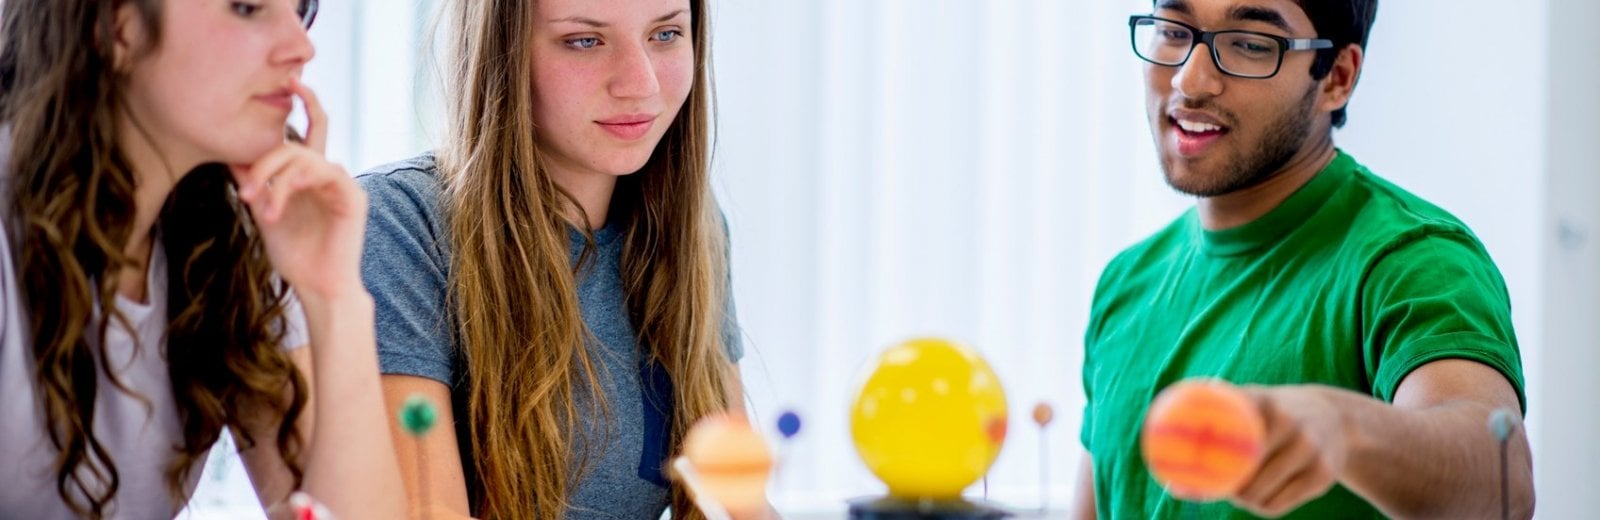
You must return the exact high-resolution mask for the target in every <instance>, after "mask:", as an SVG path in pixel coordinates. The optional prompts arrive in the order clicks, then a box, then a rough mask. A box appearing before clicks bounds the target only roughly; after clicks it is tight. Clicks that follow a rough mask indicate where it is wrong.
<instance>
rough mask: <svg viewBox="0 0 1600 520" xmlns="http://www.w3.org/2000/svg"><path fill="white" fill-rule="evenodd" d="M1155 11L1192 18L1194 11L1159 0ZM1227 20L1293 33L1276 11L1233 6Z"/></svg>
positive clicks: (1186, 5) (1177, 2) (1175, 1)
mask: <svg viewBox="0 0 1600 520" xmlns="http://www.w3.org/2000/svg"><path fill="white" fill-rule="evenodd" d="M1156 9H1165V10H1168V11H1174V12H1177V13H1179V14H1183V15H1188V16H1193V15H1194V10H1193V9H1191V8H1190V7H1189V2H1186V1H1184V0H1161V1H1160V2H1157V3H1156ZM1228 18H1229V19H1231V20H1236V21H1242V22H1261V23H1266V24H1270V25H1272V26H1273V27H1277V28H1279V29H1283V30H1284V32H1293V29H1290V28H1289V20H1288V19H1287V18H1284V16H1283V13H1280V12H1278V11H1277V10H1274V9H1271V8H1267V7H1259V6H1253V5H1241V6H1234V7H1233V8H1232V9H1229V10H1228Z"/></svg>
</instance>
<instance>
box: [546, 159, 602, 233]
mask: <svg viewBox="0 0 1600 520" xmlns="http://www.w3.org/2000/svg"><path fill="white" fill-rule="evenodd" d="M550 177H551V179H554V180H555V183H556V186H560V187H561V189H562V190H565V191H566V192H567V194H568V195H571V196H572V198H573V199H575V200H576V201H577V203H578V207H576V208H569V209H568V211H567V218H569V219H571V220H572V221H573V222H582V223H584V224H587V225H588V226H589V229H590V230H595V229H600V228H602V227H605V225H606V218H607V216H608V214H609V212H610V211H611V195H612V194H613V193H615V192H616V190H617V177H616V176H615V175H606V174H604V173H599V172H582V171H574V170H571V169H566V168H561V167H559V166H552V167H551V168H550ZM585 218H587V221H585Z"/></svg>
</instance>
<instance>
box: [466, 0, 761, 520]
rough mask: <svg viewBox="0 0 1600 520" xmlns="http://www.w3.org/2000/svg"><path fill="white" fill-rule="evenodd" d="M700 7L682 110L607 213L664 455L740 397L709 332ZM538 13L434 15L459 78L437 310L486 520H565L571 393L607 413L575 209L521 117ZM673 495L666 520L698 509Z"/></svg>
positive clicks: (474, 487) (716, 254)
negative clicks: (447, 328) (455, 365)
mask: <svg viewBox="0 0 1600 520" xmlns="http://www.w3.org/2000/svg"><path fill="white" fill-rule="evenodd" d="M705 3H706V2H705V1H704V0H690V2H689V5H690V15H691V17H692V24H693V25H692V27H691V29H690V37H691V39H692V40H693V45H694V55H695V67H694V71H695V72H694V74H695V76H694V82H693V86H692V88H691V90H690V91H689V97H688V100H687V101H686V102H685V103H684V106H683V107H682V109H681V110H680V111H679V113H678V116H677V118H676V119H674V120H673V122H672V124H671V126H670V127H669V128H668V130H667V132H666V135H665V137H663V138H662V140H661V142H660V144H659V145H658V146H657V147H656V149H655V151H654V152H653V153H652V155H651V157H650V159H649V161H648V163H647V164H646V165H645V166H644V168H643V169H642V170H641V171H639V172H636V173H634V174H632V175H628V176H625V177H622V178H621V179H620V180H619V181H618V184H617V188H616V192H615V194H614V196H613V202H612V210H611V214H610V218H611V219H613V222H618V223H620V226H619V227H620V229H621V232H622V236H623V238H622V240H624V243H623V249H622V261H621V264H622V265H621V269H622V281H623V286H624V290H625V291H626V293H627V302H626V306H627V312H628V315H629V318H630V319H631V320H632V322H633V324H634V325H635V329H636V330H637V334H638V338H637V339H638V341H639V344H640V345H641V347H642V348H643V349H644V352H643V354H644V355H645V356H646V359H647V362H648V363H654V364H656V365H657V367H658V368H660V369H663V370H664V371H665V373H666V374H667V375H668V376H669V377H670V379H671V382H672V386H673V392H672V406H673V408H672V413H671V417H672V419H671V422H672V424H671V433H670V435H671V438H670V441H671V445H672V446H674V447H677V446H679V445H680V443H681V442H682V439H683V436H684V434H685V432H686V431H687V430H688V428H689V426H690V425H691V424H693V423H694V421H696V420H697V419H699V418H700V417H703V416H705V415H707V414H709V413H712V412H716V411H721V410H724V409H726V408H727V407H728V405H729V403H730V397H731V396H732V392H734V391H736V390H735V389H734V380H733V379H732V376H733V366H732V363H730V361H729V359H728V357H727V354H726V353H725V350H724V340H723V337H722V330H723V329H722V327H723V320H724V319H725V316H723V314H724V309H725V308H726V306H725V298H726V297H727V295H726V292H727V291H726V278H725V277H726V276H727V274H726V273H727V265H726V248H727V246H726V240H725V238H724V233H723V230H724V228H723V225H722V218H721V213H720V212H719V211H718V210H717V208H716V203H715V201H714V200H713V198H712V196H711V190H710V181H709V173H708V172H709V169H710V168H709V164H710V152H711V150H710V149H711V145H710V125H711V121H712V114H711V92H710V89H711V80H710V73H709V70H708V66H707V64H708V63H709V61H710V55H709V49H710V45H709V34H710V31H709V24H708V23H707V18H708V13H707V11H706V5H705ZM534 4H535V2H529V1H524V0H456V1H454V2H453V3H452V4H451V6H450V10H449V12H448V18H446V19H445V22H446V23H449V24H450V26H449V27H448V28H447V29H448V31H446V32H445V34H448V35H449V38H450V42H449V43H451V44H452V45H451V46H452V47H453V49H452V53H451V56H452V57H453V59H452V60H450V63H448V64H447V67H446V70H445V71H444V72H446V73H447V74H448V75H447V76H446V77H450V78H455V79H456V80H453V82H452V87H453V91H452V92H450V93H449V102H448V103H449V104H448V110H447V121H448V125H449V126H448V139H447V141H446V142H447V144H446V145H445V146H443V147H442V148H441V149H440V152H439V164H440V171H441V175H442V176H443V182H444V186H445V188H444V189H445V196H444V199H445V208H446V209H445V212H446V215H447V221H448V224H447V225H448V226H449V229H450V237H451V238H450V241H451V245H452V246H453V247H452V249H453V254H452V258H451V266H450V267H451V271H450V272H451V275H450V276H451V287H452V291H451V298H452V304H451V305H452V308H453V309H454V319H455V326H456V328H457V333H458V337H459V339H460V345H461V349H462V354H463V358H464V359H465V364H466V369H467V374H468V380H469V384H468V388H467V399H466V401H467V406H466V408H467V410H466V412H467V415H468V425H469V426H468V431H469V433H468V437H469V442H470V443H471V452H472V454H473V457H472V460H470V461H468V464H469V466H470V467H469V468H467V470H468V472H469V479H468V480H469V482H471V483H472V484H471V485H470V486H469V496H470V497H471V500H472V509H473V511H474V513H475V514H477V515H479V516H481V517H484V518H532V517H537V518H561V517H562V516H563V514H564V511H565V509H566V507H567V506H568V505H569V503H570V501H569V492H570V491H571V490H570V487H569V485H568V484H569V483H570V482H572V481H574V480H575V479H574V478H572V477H573V476H574V475H577V474H581V473H582V472H583V471H584V468H585V467H586V460H585V459H586V458H587V454H586V451H585V450H584V449H582V448H581V447H579V444H581V443H575V442H573V438H574V437H575V436H577V435H579V434H580V432H581V431H582V430H581V428H580V426H579V424H578V422H577V421H578V419H579V417H578V416H577V414H578V410H577V408H576V403H575V400H574V397H576V396H578V395H580V394H581V395H589V396H594V397H596V399H594V400H593V401H594V402H597V403H601V404H602V407H603V403H604V401H605V400H604V396H602V395H599V392H600V390H599V385H598V384H597V381H596V363H595V360H594V359H593V358H592V355H591V354H590V353H589V352H588V351H587V350H586V349H585V344H586V342H587V341H590V337H591V334H590V333H589V331H588V329H587V328H586V327H585V326H584V323H583V318H582V316H581V315H580V314H579V308H578V297H577V274H576V272H577V269H579V268H580V267H579V266H578V265H574V263H573V262H572V260H571V257H570V256H569V255H570V254H571V252H570V251H569V239H568V236H569V231H568V230H569V229H571V228H572V227H576V228H578V229H586V228H587V224H586V223H580V222H573V221H572V219H570V218H569V216H568V215H570V214H571V213H570V210H571V209H573V208H577V202H576V201H575V200H574V199H573V198H572V197H571V196H570V194H568V193H565V192H564V191H563V190H562V189H561V188H560V187H559V186H557V185H556V183H555V182H554V181H553V180H552V179H551V177H550V175H549V173H548V171H547V170H546V168H545V166H544V163H543V161H544V160H545V159H544V154H545V153H546V152H544V151H543V150H541V143H540V138H539V135H538V131H537V129H536V128H535V126H534V123H533V109H532V107H533V106H534V91H535V89H537V88H538V85H535V84H534V83H533V80H532V78H531V77H530V76H531V74H530V73H529V71H531V70H533V62H532V57H531V49H530V46H529V45H528V41H530V39H531V37H532V36H531V35H532V34H533V27H534V23H535V21H534ZM579 209H581V208H579ZM586 242H587V243H588V244H589V245H590V246H592V244H593V239H592V236H591V237H590V238H589V239H588V240H587V241H586ZM589 249H590V248H589V247H586V249H585V251H586V252H585V254H584V255H580V256H587V251H588V250H589ZM582 263H583V262H581V261H580V262H578V264H580V265H581V264H582ZM602 409H603V408H602ZM672 496H673V508H672V509H673V511H674V515H675V516H677V517H679V518H685V517H689V516H690V515H695V514H697V513H694V511H696V509H695V508H694V507H693V506H692V505H691V504H690V502H689V501H688V499H687V497H686V495H685V493H684V490H683V489H681V488H679V487H677V486H674V488H673V490H672Z"/></svg>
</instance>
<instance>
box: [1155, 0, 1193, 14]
mask: <svg viewBox="0 0 1600 520" xmlns="http://www.w3.org/2000/svg"><path fill="white" fill-rule="evenodd" d="M1156 9H1166V10H1168V11H1177V12H1179V13H1181V14H1194V12H1193V11H1192V10H1190V9H1189V3H1188V2H1185V1H1183V0H1161V2H1160V3H1158V4H1156Z"/></svg>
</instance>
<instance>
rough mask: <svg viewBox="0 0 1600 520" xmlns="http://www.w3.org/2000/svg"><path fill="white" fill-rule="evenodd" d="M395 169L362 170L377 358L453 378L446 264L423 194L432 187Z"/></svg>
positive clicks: (392, 370) (413, 371)
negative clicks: (409, 179) (406, 178)
mask: <svg viewBox="0 0 1600 520" xmlns="http://www.w3.org/2000/svg"><path fill="white" fill-rule="evenodd" d="M399 175H402V173H388V174H385V173H375V174H369V175H364V176H362V177H360V178H359V181H360V182H361V185H362V187H363V188H365V189H366V190H367V195H368V200H369V201H370V209H369V210H368V219H367V237H366V244H365V248H364V249H363V251H362V255H361V278H362V281H363V282H364V283H366V286H367V291H369V292H371V293H372V300H373V305H374V310H375V317H376V321H377V327H378V329H377V339H378V366H379V369H380V370H381V371H382V372H383V373H384V374H401V375H412V376H420V377H426V378H428V379H432V380H435V381H439V382H441V383H444V384H446V385H452V384H454V382H455V380H454V377H453V375H454V373H455V367H456V359H457V358H456V355H457V353H456V348H455V341H454V337H455V335H454V329H453V328H452V327H451V325H450V320H449V318H448V316H449V312H448V310H449V309H448V303H447V295H448V285H447V283H448V282H447V274H446V273H447V272H448V271H447V270H448V266H447V265H446V263H445V260H444V255H443V253H442V252H441V250H440V249H439V243H438V240H442V237H436V236H435V234H434V229H435V228H434V227H433V226H432V225H431V222H432V220H433V219H434V218H436V215H432V214H430V211H429V209H428V208H431V207H434V206H433V205H432V204H429V202H431V201H424V200H422V199H423V197H429V196H436V195H434V194H433V193H430V192H429V191H430V190H419V189H417V188H416V186H413V185H411V184H407V183H405V182H402V181H400V180H398V179H397V176H399ZM427 180H428V181H430V182H431V180H432V179H431V177H430V178H428V179H427ZM412 184H415V183H412Z"/></svg>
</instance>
